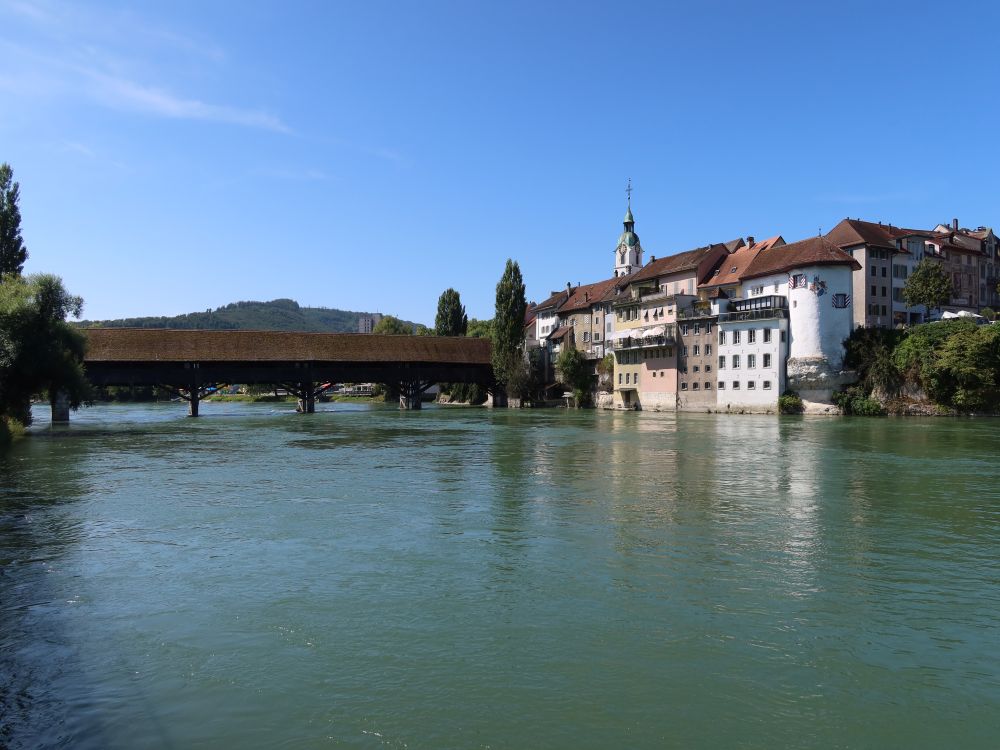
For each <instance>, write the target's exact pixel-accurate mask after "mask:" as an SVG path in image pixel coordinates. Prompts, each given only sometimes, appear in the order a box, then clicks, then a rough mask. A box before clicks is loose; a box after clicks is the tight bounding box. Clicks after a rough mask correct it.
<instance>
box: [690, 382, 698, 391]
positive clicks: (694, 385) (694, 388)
mask: <svg viewBox="0 0 1000 750" xmlns="http://www.w3.org/2000/svg"><path fill="white" fill-rule="evenodd" d="M699 385H700V384H699V383H698V382H697V381H695V382H694V383H692V384H691V390H692V391H696V390H698V387H699Z"/></svg>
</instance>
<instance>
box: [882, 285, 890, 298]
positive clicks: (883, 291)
mask: <svg viewBox="0 0 1000 750" xmlns="http://www.w3.org/2000/svg"><path fill="white" fill-rule="evenodd" d="M882 296H883V297H888V296H889V295H888V294H886V293H885V287H882Z"/></svg>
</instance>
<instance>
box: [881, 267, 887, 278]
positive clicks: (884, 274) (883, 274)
mask: <svg viewBox="0 0 1000 750" xmlns="http://www.w3.org/2000/svg"><path fill="white" fill-rule="evenodd" d="M886 275H887V274H886V272H885V266H882V278H883V279H884V278H885V277H886Z"/></svg>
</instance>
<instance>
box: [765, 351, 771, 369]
mask: <svg viewBox="0 0 1000 750" xmlns="http://www.w3.org/2000/svg"><path fill="white" fill-rule="evenodd" d="M770 366H771V355H770V354H765V355H764V367H770Z"/></svg>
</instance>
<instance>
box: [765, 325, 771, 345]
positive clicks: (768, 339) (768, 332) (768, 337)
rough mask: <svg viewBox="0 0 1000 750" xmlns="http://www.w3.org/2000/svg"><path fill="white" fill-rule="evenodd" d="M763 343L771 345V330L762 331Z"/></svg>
mask: <svg viewBox="0 0 1000 750" xmlns="http://www.w3.org/2000/svg"><path fill="white" fill-rule="evenodd" d="M764 343H765V344H770V343H771V329H770V328H765V329H764Z"/></svg>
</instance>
